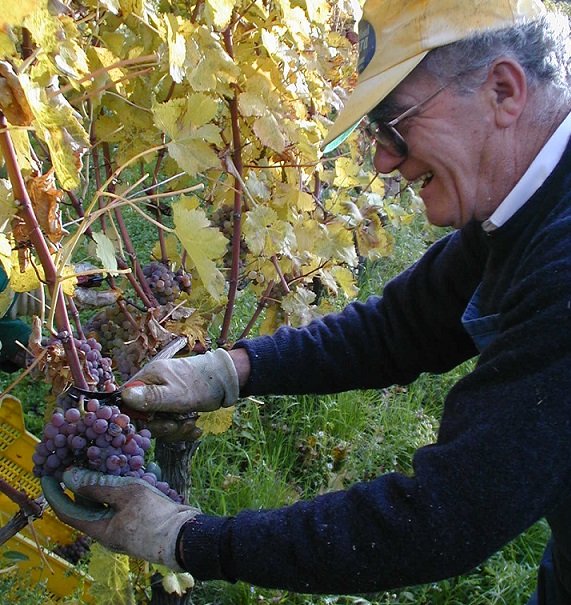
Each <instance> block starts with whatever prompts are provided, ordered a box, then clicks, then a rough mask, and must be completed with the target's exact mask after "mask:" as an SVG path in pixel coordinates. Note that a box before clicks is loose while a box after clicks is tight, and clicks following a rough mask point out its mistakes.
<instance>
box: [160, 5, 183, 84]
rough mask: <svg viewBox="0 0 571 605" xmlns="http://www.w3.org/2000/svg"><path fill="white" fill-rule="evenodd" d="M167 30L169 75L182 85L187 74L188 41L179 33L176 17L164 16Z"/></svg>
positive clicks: (168, 14)
mask: <svg viewBox="0 0 571 605" xmlns="http://www.w3.org/2000/svg"><path fill="white" fill-rule="evenodd" d="M164 20H165V25H166V28H167V42H168V47H169V73H170V76H171V78H172V79H173V80H174V81H175V82H176V83H177V84H180V83H181V82H182V81H183V79H184V75H185V73H186V68H185V61H186V41H185V39H184V36H183V35H182V34H181V33H180V32H179V31H178V22H177V18H176V16H175V15H172V14H170V13H167V14H166V15H164Z"/></svg>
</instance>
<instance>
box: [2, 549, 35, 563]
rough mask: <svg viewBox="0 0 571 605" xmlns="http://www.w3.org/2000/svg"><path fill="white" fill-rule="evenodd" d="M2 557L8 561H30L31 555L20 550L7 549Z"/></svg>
mask: <svg viewBox="0 0 571 605" xmlns="http://www.w3.org/2000/svg"><path fill="white" fill-rule="evenodd" d="M2 557H3V558H4V559H6V560H7V561H29V560H30V557H28V555H25V554H24V553H22V552H18V551H17V550H7V551H6V552H5V553H2Z"/></svg>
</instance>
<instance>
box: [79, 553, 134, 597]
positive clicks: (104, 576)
mask: <svg viewBox="0 0 571 605" xmlns="http://www.w3.org/2000/svg"><path fill="white" fill-rule="evenodd" d="M90 552H91V555H90V558H89V566H88V573H89V575H90V576H91V577H92V578H93V582H92V584H91V586H90V587H89V592H90V593H91V594H92V595H93V598H94V599H95V602H96V603H97V605H135V602H136V601H135V595H134V592H133V586H132V580H131V575H130V573H129V557H128V556H127V555H121V554H118V553H114V552H111V551H109V550H107V549H106V548H104V547H103V546H101V545H100V544H98V543H97V542H94V543H93V544H92V545H91V548H90Z"/></svg>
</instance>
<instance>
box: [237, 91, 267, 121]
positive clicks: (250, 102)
mask: <svg viewBox="0 0 571 605" xmlns="http://www.w3.org/2000/svg"><path fill="white" fill-rule="evenodd" d="M238 107H239V108H240V113H241V114H242V115H243V116H263V115H264V114H265V113H266V112H267V110H268V108H267V104H266V100H265V99H264V98H263V97H261V96H260V95H258V94H256V93H255V92H249V91H246V92H243V93H241V94H240V95H239V96H238Z"/></svg>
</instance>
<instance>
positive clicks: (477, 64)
mask: <svg viewBox="0 0 571 605" xmlns="http://www.w3.org/2000/svg"><path fill="white" fill-rule="evenodd" d="M502 56H504V57H505V56H508V57H511V58H513V59H515V60H516V61H517V62H518V63H519V64H520V65H521V66H522V68H523V69H524V71H525V74H526V77H527V80H528V85H529V87H530V89H531V90H532V91H536V90H541V94H540V95H537V97H538V102H540V103H543V108H544V109H545V110H546V112H547V113H552V112H554V111H559V109H561V108H562V107H563V106H565V105H567V104H568V103H569V102H570V101H571V31H570V25H569V18H568V17H567V16H566V15H564V14H563V13H560V12H549V13H547V14H546V15H545V16H543V17H541V18H540V19H538V20H535V21H531V22H527V23H524V24H522V25H518V26H511V27H506V28H502V29H498V30H489V31H485V32H483V33H479V34H476V35H474V36H471V37H469V38H466V39H464V40H460V41H458V42H454V43H452V44H448V45H446V46H442V47H440V48H436V49H434V50H432V51H430V52H429V53H428V55H427V56H426V57H425V58H424V60H423V61H422V63H421V64H420V66H419V68H420V69H421V70H422V69H425V70H426V71H427V72H428V73H430V74H432V75H433V76H435V77H436V78H437V79H438V80H440V81H441V82H443V83H444V82H447V81H450V80H451V76H452V77H455V76H461V77H459V78H457V80H455V81H453V82H452V86H453V87H454V88H455V89H456V90H457V92H458V93H459V94H469V93H472V92H475V91H476V90H477V89H478V88H479V87H480V86H481V85H482V84H483V83H484V82H485V80H486V78H487V75H488V71H487V68H489V66H490V65H491V64H492V63H493V62H494V61H495V60H496V59H497V58H499V57H502ZM484 68H486V69H485V70H484ZM538 117H540V116H538Z"/></svg>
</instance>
